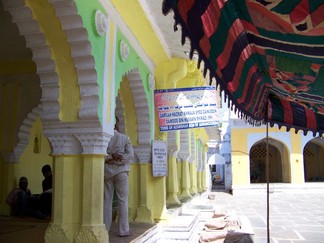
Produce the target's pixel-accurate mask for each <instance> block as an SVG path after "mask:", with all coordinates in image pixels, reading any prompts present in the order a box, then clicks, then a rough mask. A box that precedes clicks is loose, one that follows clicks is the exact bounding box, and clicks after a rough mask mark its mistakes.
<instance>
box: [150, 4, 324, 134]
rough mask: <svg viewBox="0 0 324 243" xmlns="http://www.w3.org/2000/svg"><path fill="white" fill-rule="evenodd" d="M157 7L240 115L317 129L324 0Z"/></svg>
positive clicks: (323, 81)
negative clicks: (171, 20)
mask: <svg viewBox="0 0 324 243" xmlns="http://www.w3.org/2000/svg"><path fill="white" fill-rule="evenodd" d="M146 2H147V3H148V4H149V5H150V6H153V5H155V4H157V3H156V1H146ZM152 2H155V3H154V4H153V3H152ZM158 2H160V1H158ZM161 11H163V13H164V14H165V15H166V17H165V21H164V20H160V25H161V26H162V27H161V28H160V29H161V30H162V33H164V35H166V36H171V34H170V32H169V31H173V28H174V27H175V28H176V29H177V28H178V29H179V30H178V31H177V32H179V33H181V37H180V38H179V37H177V38H179V40H182V43H185V40H186V39H189V40H190V46H191V54H192V53H194V52H196V53H198V56H199V61H202V62H203V63H204V67H205V72H207V71H208V72H207V73H208V74H209V76H210V79H211V80H215V79H216V81H217V83H218V84H219V85H220V87H221V89H222V90H224V91H225V93H226V96H227V98H229V99H230V101H231V105H232V108H233V109H235V110H236V111H238V113H239V115H240V117H242V118H243V119H245V120H246V121H248V122H249V123H251V124H253V125H260V124H264V123H265V122H266V121H268V122H269V123H270V125H271V126H273V125H274V124H277V125H278V126H279V127H281V126H284V127H286V128H287V130H289V129H291V128H295V131H296V132H297V131H299V130H303V131H304V133H306V132H307V131H311V132H313V135H314V136H315V135H317V134H319V135H322V134H323V132H324V4H323V1H310V0H276V1H263V0H245V1H239V0H164V1H163V2H162V5H161ZM173 15H174V20H173V25H174V27H173V25H170V26H169V29H170V30H166V26H165V25H169V24H170V23H169V22H170V20H169V18H170V16H171V17H173ZM164 22H165V23H164ZM163 31H166V32H163ZM172 38H174V36H172ZM169 40H170V39H169ZM166 42H167V40H166ZM169 48H170V50H171V52H173V53H174V55H175V56H176V55H177V51H179V49H178V48H176V47H175V46H173V45H172V44H171V45H170V47H169ZM185 48H187V46H185ZM182 51H183V50H182Z"/></svg>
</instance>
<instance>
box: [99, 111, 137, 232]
mask: <svg viewBox="0 0 324 243" xmlns="http://www.w3.org/2000/svg"><path fill="white" fill-rule="evenodd" d="M118 124H119V119H118V117H116V123H115V130H114V136H113V137H112V138H111V140H110V142H109V144H108V148H107V154H108V155H107V156H106V157H105V182H104V184H105V185H104V186H105V192H104V221H105V225H106V228H107V230H108V231H109V229H110V226H111V222H112V203H113V195H114V190H116V195H117V198H118V211H117V213H118V235H119V236H120V237H124V236H130V235H131V233H130V230H129V223H128V173H129V170H130V166H129V164H130V161H131V159H132V158H133V156H134V152H133V147H132V144H131V141H130V139H129V137H128V136H126V135H124V134H121V133H119V125H118Z"/></svg>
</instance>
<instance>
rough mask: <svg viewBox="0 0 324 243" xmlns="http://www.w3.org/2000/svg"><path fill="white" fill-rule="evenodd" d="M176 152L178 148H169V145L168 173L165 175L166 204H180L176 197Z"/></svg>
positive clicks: (177, 190)
mask: <svg viewBox="0 0 324 243" xmlns="http://www.w3.org/2000/svg"><path fill="white" fill-rule="evenodd" d="M177 153H178V150H175V149H170V147H169V159H168V168H169V171H168V172H169V173H168V177H167V205H180V204H181V202H180V201H179V199H178V192H179V185H178V175H177Z"/></svg>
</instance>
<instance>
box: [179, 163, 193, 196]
mask: <svg viewBox="0 0 324 243" xmlns="http://www.w3.org/2000/svg"><path fill="white" fill-rule="evenodd" d="M180 163H181V165H182V170H181V172H182V176H181V182H182V186H181V189H182V193H181V195H180V198H181V199H184V200H188V199H190V198H191V194H190V187H191V185H190V169H189V162H188V161H182V162H180Z"/></svg>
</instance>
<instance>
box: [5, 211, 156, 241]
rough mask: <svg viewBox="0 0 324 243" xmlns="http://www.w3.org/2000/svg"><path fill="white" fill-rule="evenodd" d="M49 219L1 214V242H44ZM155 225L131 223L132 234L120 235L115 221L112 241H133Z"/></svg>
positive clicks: (110, 236) (110, 239)
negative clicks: (128, 235) (127, 235)
mask: <svg viewBox="0 0 324 243" xmlns="http://www.w3.org/2000/svg"><path fill="white" fill-rule="evenodd" d="M48 224H49V221H48V220H38V219H33V218H16V217H4V216H0V242H1V243H26V242H33V243H44V235H45V231H46V228H47V227H48ZM152 227H154V225H152V224H144V223H130V229H131V232H132V236H130V237H118V235H117V225H116V223H113V225H112V227H111V230H110V232H109V242H110V243H126V242H131V241H132V240H134V239H136V238H137V237H138V236H140V235H141V234H143V233H144V232H145V231H147V230H149V229H151V228H152Z"/></svg>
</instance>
